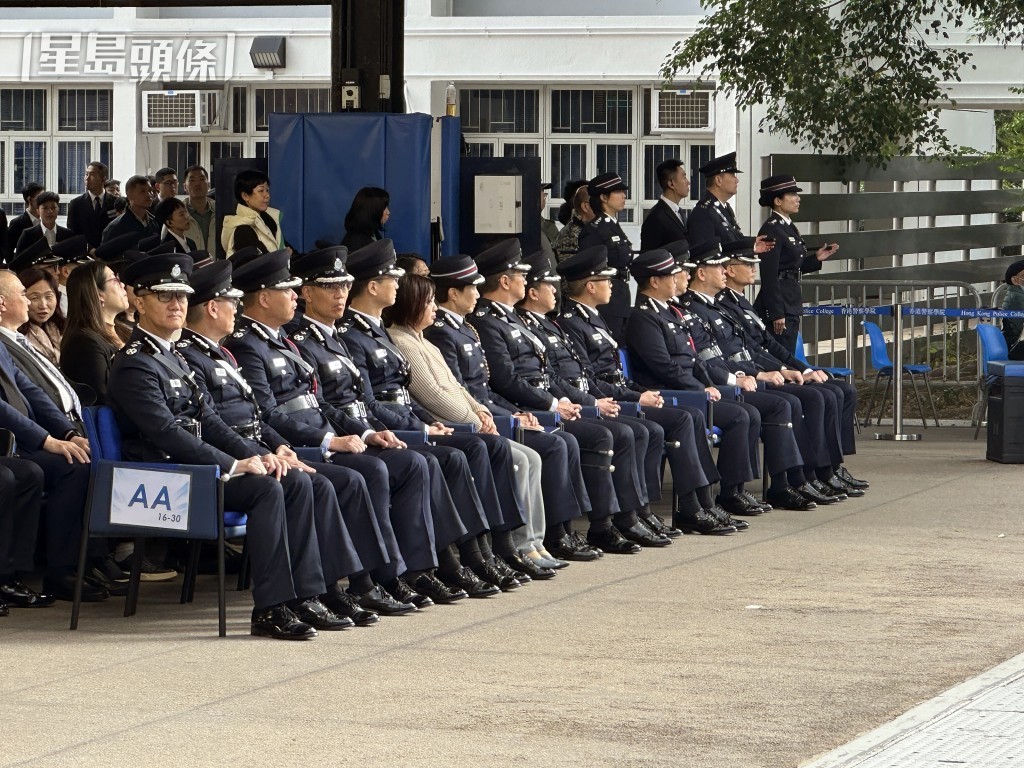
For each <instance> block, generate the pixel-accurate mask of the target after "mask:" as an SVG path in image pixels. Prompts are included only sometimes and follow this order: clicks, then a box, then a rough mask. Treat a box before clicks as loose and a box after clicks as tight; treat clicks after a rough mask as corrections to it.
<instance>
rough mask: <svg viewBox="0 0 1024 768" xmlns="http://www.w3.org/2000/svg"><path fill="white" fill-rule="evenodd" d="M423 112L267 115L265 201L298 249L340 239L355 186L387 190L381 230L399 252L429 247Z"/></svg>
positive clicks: (428, 122)
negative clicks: (267, 190) (267, 199)
mask: <svg viewBox="0 0 1024 768" xmlns="http://www.w3.org/2000/svg"><path fill="white" fill-rule="evenodd" d="M430 127H431V117H430V116H429V115H392V114H362V113H358V114H357V113H344V114H316V115H285V114H274V115H271V116H270V146H269V155H270V173H269V175H270V181H271V205H273V206H274V207H275V208H279V209H280V210H281V226H282V228H283V229H284V234H285V238H286V239H287V240H288V242H289V243H291V245H293V246H294V247H295V248H297V249H298V250H300V251H304V252H305V251H311V250H313V248H314V245H313V244H314V242H316V241H317V240H326V241H329V242H332V243H340V242H341V238H342V237H343V236H344V234H345V214H346V213H347V212H348V208H349V205H351V203H352V198H353V197H355V194H356V192H358V191H359V189H360V188H362V187H383V188H384V189H386V190H387V191H388V193H389V194H390V196H391V204H390V206H389V207H390V209H391V219H390V221H389V222H388V224H387V227H386V229H385V234H386V235H387V237H390V238H391V239H392V240H394V241H395V248H396V249H397V250H398V251H399V252H414V253H419V254H422V255H428V254H429V253H430Z"/></svg>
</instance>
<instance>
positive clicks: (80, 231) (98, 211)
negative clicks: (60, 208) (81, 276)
mask: <svg viewBox="0 0 1024 768" xmlns="http://www.w3.org/2000/svg"><path fill="white" fill-rule="evenodd" d="M107 174H108V170H107V166H106V165H104V164H103V163H101V162H100V161H99V160H93V161H92V162H91V163H89V165H88V166H86V169H85V192H83V193H82V194H81V195H79V196H78V197H76V198H74V199H73V200H72V201H71V202H70V203H68V221H67V225H68V229H70V230H71V231H72V232H74V233H75V234H76V235H84V236H85V239H86V240H88V241H89V251H90V255H93V254H94V252H95V250H96V246H98V245H99V244H100V238H101V237H102V236H103V230H104V229H106V228H107V225H108V224H109V223H110V222H111V221H113V220H114V217H115V216H116V214H115V213H114V200H115V198H114V196H113V195H111V194H108V193H107V192H106V191H105V190H104V187H105V185H106V183H107Z"/></svg>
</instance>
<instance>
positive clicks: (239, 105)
mask: <svg viewBox="0 0 1024 768" xmlns="http://www.w3.org/2000/svg"><path fill="white" fill-rule="evenodd" d="M248 105H249V89H248V88H246V87H245V86H244V85H243V86H235V87H234V88H232V89H231V132H232V133H248V128H247V127H246V126H247V125H248V123H249V114H248V109H249V107H248Z"/></svg>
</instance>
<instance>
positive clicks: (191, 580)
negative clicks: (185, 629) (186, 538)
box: [181, 540, 203, 605]
mask: <svg viewBox="0 0 1024 768" xmlns="http://www.w3.org/2000/svg"><path fill="white" fill-rule="evenodd" d="M202 546H203V543H202V542H201V541H198V540H193V541H190V542H189V549H188V560H187V561H186V565H185V578H184V579H183V580H182V584H181V603H182V605H184V604H185V603H191V602H192V598H193V596H194V595H195V592H196V575H197V574H198V572H199V555H200V550H201V548H202Z"/></svg>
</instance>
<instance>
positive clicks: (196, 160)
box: [166, 141, 203, 195]
mask: <svg viewBox="0 0 1024 768" xmlns="http://www.w3.org/2000/svg"><path fill="white" fill-rule="evenodd" d="M202 147H203V143H202V142H201V141H168V142H167V147H166V148H167V155H166V157H167V167H168V168H173V169H174V170H175V171H177V173H178V194H179V195H180V194H183V189H182V186H181V185H182V182H184V179H183V178H182V176H183V175H184V173H185V169H186V168H188V167H189V166H190V165H200V164H201V163H202V159H201V157H200V155H201V152H202Z"/></svg>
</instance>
